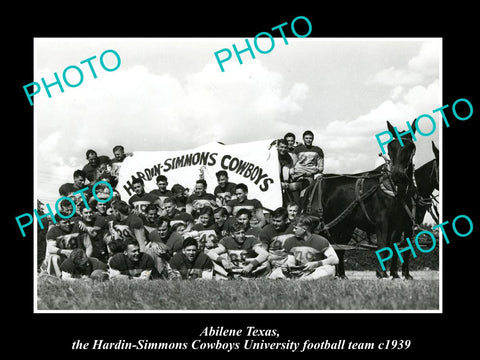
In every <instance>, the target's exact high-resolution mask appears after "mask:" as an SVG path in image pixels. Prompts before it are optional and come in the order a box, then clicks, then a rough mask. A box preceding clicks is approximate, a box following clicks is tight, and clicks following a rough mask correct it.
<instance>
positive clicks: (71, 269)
mask: <svg viewBox="0 0 480 360" xmlns="http://www.w3.org/2000/svg"><path fill="white" fill-rule="evenodd" d="M60 270H62V271H63V272H66V273H69V274H71V275H72V277H73V278H79V277H81V276H82V275H86V276H90V275H91V274H92V272H93V271H95V270H103V271H107V270H108V267H107V265H106V264H105V263H103V262H102V261H100V260H98V259H96V258H94V257H89V258H88V261H87V265H86V267H85V269H84V270H83V271H79V269H78V268H77V267H75V265H74V263H73V261H72V259H70V258H68V259H66V260H65V261H64V262H62V264H61V265H60Z"/></svg>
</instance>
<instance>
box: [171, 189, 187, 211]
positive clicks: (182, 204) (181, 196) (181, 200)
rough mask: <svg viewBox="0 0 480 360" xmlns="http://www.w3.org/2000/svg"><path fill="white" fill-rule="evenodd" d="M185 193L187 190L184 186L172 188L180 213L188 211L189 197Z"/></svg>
mask: <svg viewBox="0 0 480 360" xmlns="http://www.w3.org/2000/svg"><path fill="white" fill-rule="evenodd" d="M185 193H186V189H185V188H184V187H183V186H182V185H180V184H175V185H173V186H172V194H173V196H174V197H175V199H176V205H177V209H178V210H179V211H186V204H187V199H188V196H187V195H186V194H185Z"/></svg>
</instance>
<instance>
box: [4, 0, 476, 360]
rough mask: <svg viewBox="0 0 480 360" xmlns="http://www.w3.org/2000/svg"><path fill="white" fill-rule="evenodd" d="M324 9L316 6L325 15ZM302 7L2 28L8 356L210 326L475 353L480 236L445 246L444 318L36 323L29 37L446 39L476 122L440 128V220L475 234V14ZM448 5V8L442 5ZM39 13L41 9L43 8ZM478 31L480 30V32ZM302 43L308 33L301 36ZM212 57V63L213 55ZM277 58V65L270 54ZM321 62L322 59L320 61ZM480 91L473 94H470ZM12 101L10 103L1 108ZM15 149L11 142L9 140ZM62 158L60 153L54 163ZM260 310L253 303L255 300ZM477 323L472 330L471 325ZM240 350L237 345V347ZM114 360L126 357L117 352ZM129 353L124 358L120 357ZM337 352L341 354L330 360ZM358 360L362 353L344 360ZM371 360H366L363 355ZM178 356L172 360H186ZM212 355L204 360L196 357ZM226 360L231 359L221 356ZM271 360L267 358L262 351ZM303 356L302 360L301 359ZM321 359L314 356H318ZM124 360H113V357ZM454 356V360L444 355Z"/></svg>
mask: <svg viewBox="0 0 480 360" xmlns="http://www.w3.org/2000/svg"><path fill="white" fill-rule="evenodd" d="M318 4H320V5H318ZM318 4H316V5H315V6H313V5H309V6H304V7H301V6H297V7H296V8H295V7H294V5H293V4H291V3H284V4H282V3H275V4H271V5H267V6H266V7H265V8H263V10H262V11H260V10H259V4H258V3H257V4H256V5H253V6H252V5H250V4H248V5H247V3H244V2H229V3H225V2H224V3H221V4H218V5H217V6H212V7H211V8H210V7H207V6H206V5H203V4H200V5H196V6H194V7H192V6H191V5H188V4H181V5H182V6H180V8H179V9H173V8H171V7H165V6H164V5H163V4H161V3H151V4H148V5H147V4H139V6H138V7H135V5H132V4H128V5H125V3H123V4H119V3H116V4H115V3H111V4H109V5H108V6H106V9H101V10H100V8H99V6H98V5H97V4H93V3H84V4H76V5H75V6H73V5H72V6H67V5H63V6H62V7H59V8H57V7H53V6H52V7H51V8H47V7H41V8H40V9H37V8H35V7H37V6H35V7H32V6H29V7H28V9H27V8H25V9H21V10H18V12H16V11H14V10H12V9H15V6H14V7H12V8H10V10H9V11H8V12H9V16H7V14H5V17H6V18H8V17H11V21H10V23H9V25H8V27H6V26H5V25H3V27H4V35H5V36H4V39H5V44H6V48H7V49H8V51H5V55H4V56H3V60H2V61H3V62H4V66H3V70H4V75H6V78H7V86H6V88H4V91H3V92H2V93H3V97H4V104H3V108H4V111H3V120H4V123H5V125H4V132H3V133H4V142H5V144H4V149H5V153H4V156H5V157H6V158H7V159H8V160H7V164H8V165H7V167H6V168H4V175H3V183H4V186H3V187H4V192H5V193H6V194H9V195H8V196H7V197H6V198H5V201H6V203H4V207H3V208H4V209H5V210H4V211H3V213H4V214H6V215H4V217H3V220H4V222H5V223H6V224H7V225H6V226H7V227H8V236H5V238H4V239H3V241H4V244H5V245H4V251H5V252H4V254H5V255H4V257H5V258H8V259H9V262H10V261H11V262H12V263H11V264H10V263H9V265H5V267H4V274H5V275H6V278H7V281H6V282H5V285H4V290H3V295H4V296H3V297H4V299H5V300H6V302H7V305H6V306H5V307H4V309H5V312H4V319H6V317H8V316H11V317H12V319H13V321H5V320H4V321H3V326H4V327H5V328H6V329H7V334H8V335H7V339H6V340H7V342H6V344H4V345H3V346H4V349H3V350H6V347H7V348H12V349H13V350H15V352H16V353H20V354H26V353H28V352H30V351H33V356H35V357H37V356H42V355H46V354H51V355H54V356H61V355H63V354H69V356H89V357H90V356H92V355H94V356H101V357H106V356H112V355H113V354H111V353H107V352H95V353H93V352H88V353H86V352H78V351H77V352H72V351H71V345H72V342H73V341H74V340H76V339H82V340H83V341H90V340H93V339H95V338H97V339H98V338H102V339H104V340H106V341H108V340H111V341H115V340H117V339H119V338H122V339H125V340H132V341H136V340H137V339H148V340H150V341H176V342H191V341H192V340H193V339H195V338H197V337H198V334H199V333H200V332H201V331H202V329H203V328H204V327H205V326H225V327H233V328H235V329H239V328H244V327H246V326H251V325H254V326H256V327H259V328H270V329H271V328H275V329H278V332H279V333H280V335H281V339H284V341H286V340H287V339H292V340H295V341H303V340H305V339H310V340H311V341H313V342H315V341H319V340H322V339H325V338H328V339H329V340H332V341H333V340H335V339H346V340H347V341H374V342H379V341H382V340H386V339H410V340H412V343H413V345H412V346H411V347H410V349H409V350H408V351H407V352H404V353H402V352H391V353H383V354H371V353H368V356H371V355H381V356H388V357H390V356H395V357H396V356H405V355H407V356H408V355H411V354H412V353H415V354H422V353H423V354H425V355H426V356H434V355H440V354H443V353H447V351H449V350H453V351H461V352H462V353H464V354H468V353H469V352H468V350H469V349H470V350H474V349H475V348H476V344H475V340H476V336H475V333H476V332H477V331H476V326H477V323H476V318H478V316H477V310H476V305H477V301H476V299H477V297H476V293H475V292H476V288H477V279H476V277H475V276H476V275H477V271H478V270H477V269H478V266H477V262H478V260H477V257H476V256H477V254H478V252H477V251H476V250H478V245H477V242H478V239H477V237H478V230H477V228H475V229H474V233H473V234H471V235H470V236H469V237H467V238H458V237H456V236H455V235H454V234H453V233H452V232H451V231H450V232H449V235H450V238H451V239H453V240H452V241H451V243H450V244H449V245H445V246H444V248H443V249H444V251H443V253H444V255H443V304H444V312H443V314H418V313H416V314H415V313H413V314H404V313H402V314H385V313H381V314H372V313H367V314H365V313H355V314H351V313H350V314H346V313H343V314H298V313H296V314H252V313H242V314H222V313H215V314H208V313H207V314H206V313H204V314H34V313H33V309H34V303H33V293H34V291H35V289H34V288H33V276H32V274H33V263H32V261H31V260H32V258H33V256H32V254H33V237H32V236H31V234H32V232H31V230H29V231H27V234H28V235H29V236H27V237H26V238H22V237H21V234H20V232H19V230H18V227H17V225H16V222H15V216H18V215H19V214H23V213H25V212H28V211H31V210H32V208H33V204H34V201H33V200H32V199H33V154H34V147H33V108H32V107H30V106H29V103H28V101H27V100H26V97H25V93H24V92H23V85H25V84H28V83H30V82H32V81H34V80H35V79H34V78H33V38H34V37H184V36H188V37H210V36H212V37H229V36H237V37H241V38H252V37H254V36H255V35H256V34H257V33H259V32H261V31H266V30H267V29H269V28H271V27H273V26H275V25H278V24H281V23H283V22H289V23H290V22H291V21H292V20H293V19H294V18H295V17H296V16H300V15H302V16H306V17H308V19H309V20H310V21H311V23H312V27H313V31H312V34H311V35H310V37H442V38H443V52H444V54H443V104H449V105H450V107H451V105H452V104H453V102H454V101H455V100H457V99H459V98H467V99H468V100H470V102H471V103H472V104H473V108H474V114H473V116H472V117H471V118H470V119H469V120H467V121H463V122H461V121H457V120H456V119H454V118H453V115H452V114H451V110H450V111H449V110H447V112H446V113H447V115H449V114H450V117H449V119H452V120H451V121H450V125H451V126H450V128H448V129H447V128H445V127H444V130H443V148H442V149H441V151H442V152H443V189H444V191H443V219H444V220H449V221H450V222H451V220H452V219H453V218H455V217H456V216H457V215H459V214H466V215H468V216H469V217H470V218H471V219H472V220H473V223H474V225H475V226H478V224H479V222H478V219H479V218H478V210H477V206H476V204H475V201H477V200H478V189H477V188H476V187H475V186H474V184H475V185H476V184H477V183H478V181H476V178H477V177H478V174H477V173H476V172H475V171H476V169H477V167H478V166H477V163H478V160H477V154H478V150H477V146H476V145H477V141H476V139H475V137H476V133H475V130H476V128H477V126H476V123H478V121H479V113H480V106H479V101H478V90H477V89H476V85H477V82H478V81H479V79H480V77H479V76H478V64H479V61H478V56H477V54H478V51H477V45H478V37H477V36H475V33H474V29H475V30H478V19H475V17H474V13H475V12H477V10H476V9H474V7H473V6H470V5H464V4H460V3H458V2H457V3H449V4H448V7H447V6H444V5H440V3H439V4H438V5H437V8H433V7H429V8H424V9H421V8H419V7H418V6H417V4H418V2H417V3H415V4H408V3H405V2H397V3H394V4H392V3H388V4H385V3H384V4H383V5H381V6H380V7H379V6H374V5H369V6H367V5H365V4H363V3H359V4H357V5H354V6H352V5H350V4H348V3H340V4H339V5H338V6H337V7H336V8H333V7H331V6H325V5H323V4H322V3H318ZM444 4H445V3H444ZM38 7H40V6H38ZM477 32H478V31H477ZM299 33H303V32H301V31H300V29H299ZM212 56H213V55H212ZM271 56H275V55H274V54H273V55H271ZM319 61H320V60H319ZM474 88H475V91H474ZM5 96H6V99H5ZM10 140H13V141H10ZM52 156H55V154H52ZM252 301H254V300H252ZM470 324H471V325H473V326H472V327H471V326H470ZM232 341H233V339H232ZM117 354H119V353H117ZM124 354H125V355H128V353H127V352H125V353H124ZM335 354H339V353H335ZM344 354H346V355H349V356H355V357H356V356H359V355H361V353H360V352H344ZM365 354H367V353H364V355H365ZM152 355H153V356H155V357H160V356H163V353H160V352H157V353H147V352H142V353H138V352H137V353H130V355H129V356H135V357H141V356H142V357H143V356H152ZM170 355H173V353H171V354H170ZM179 355H180V353H178V354H176V356H179ZM201 355H206V353H205V354H200V353H197V356H201ZM220 355H222V356H226V355H227V354H226V353H220ZM264 355H265V356H268V354H267V353H264ZM298 355H301V354H298V353H296V354H295V356H298ZM321 355H322V353H317V354H316V353H310V356H321ZM116 356H117V355H116ZM447 356H448V355H447Z"/></svg>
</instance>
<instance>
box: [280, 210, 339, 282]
mask: <svg viewBox="0 0 480 360" xmlns="http://www.w3.org/2000/svg"><path fill="white" fill-rule="evenodd" d="M314 227H315V223H314V221H313V220H312V219H311V218H310V217H308V216H304V215H301V216H300V217H299V218H298V219H297V221H296V223H295V226H294V236H293V237H291V238H288V239H287V240H285V243H284V248H285V251H286V252H287V254H288V260H287V264H284V265H283V270H284V271H283V272H284V275H286V276H287V277H292V278H297V279H300V280H318V279H321V278H330V277H333V276H335V265H336V264H338V256H337V253H336V252H335V250H334V249H333V247H332V246H331V245H330V243H329V242H328V240H327V239H326V238H324V237H323V236H320V235H317V234H313V233H312V230H313V228H314Z"/></svg>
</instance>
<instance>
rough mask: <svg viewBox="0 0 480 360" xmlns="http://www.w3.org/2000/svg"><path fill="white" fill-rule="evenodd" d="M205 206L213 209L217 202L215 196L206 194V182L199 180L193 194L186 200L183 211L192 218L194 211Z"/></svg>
mask: <svg viewBox="0 0 480 360" xmlns="http://www.w3.org/2000/svg"><path fill="white" fill-rule="evenodd" d="M205 206H208V207H211V208H212V209H215V208H216V207H217V202H216V200H215V195H213V194H210V193H207V182H206V181H205V180H203V179H200V180H197V181H196V183H195V189H194V193H193V194H192V195H190V196H189V197H188V199H187V203H186V209H185V211H186V212H187V213H189V214H191V215H192V216H194V215H195V212H196V211H198V210H200V209H201V208H203V207H205Z"/></svg>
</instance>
